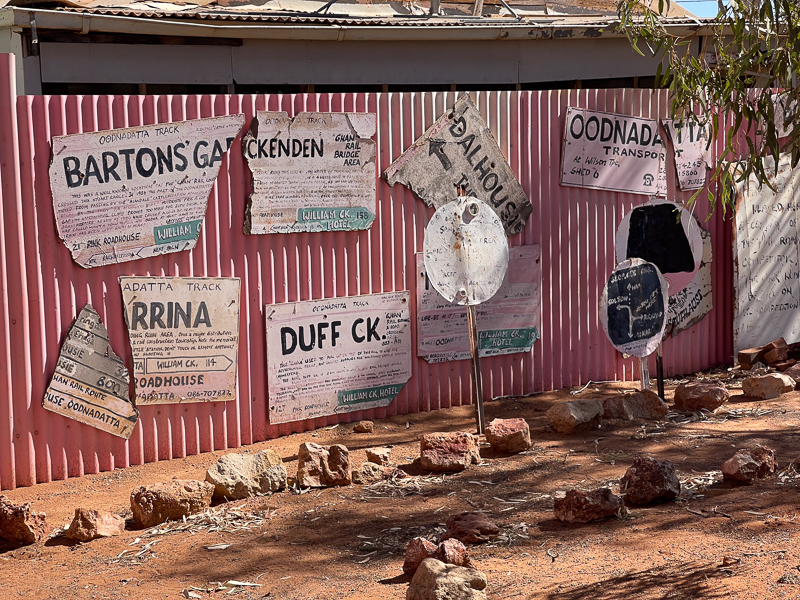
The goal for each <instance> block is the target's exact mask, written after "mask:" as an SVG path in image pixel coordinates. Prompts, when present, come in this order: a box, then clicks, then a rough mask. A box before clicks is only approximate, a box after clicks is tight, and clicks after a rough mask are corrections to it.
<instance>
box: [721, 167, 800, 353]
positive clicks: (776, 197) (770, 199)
mask: <svg viewBox="0 0 800 600" xmlns="http://www.w3.org/2000/svg"><path fill="white" fill-rule="evenodd" d="M731 168H733V167H731ZM764 170H765V172H766V173H767V174H768V175H769V179H770V182H771V184H772V186H773V187H774V188H775V191H773V190H771V189H770V188H769V187H767V186H766V185H765V186H763V187H759V185H758V183H757V181H756V180H755V178H754V177H751V178H750V179H749V180H747V181H743V182H741V183H738V184H737V190H736V213H735V214H736V229H735V230H734V232H735V233H734V244H733V247H734V254H733V259H734V260H733V282H734V295H735V300H734V307H733V311H734V312H733V315H734V327H733V342H734V350H735V352H739V351H740V350H743V349H745V348H753V347H755V346H761V345H764V344H766V343H767V342H769V341H770V340H774V339H777V338H779V337H783V338H785V339H786V340H787V341H789V342H792V341H796V340H798V339H800V319H798V318H797V314H798V308H800V252H799V251H798V249H800V245H798V236H799V235H800V229H798V226H797V219H798V215H800V203H798V201H797V194H798V192H800V167H798V168H795V169H794V170H792V161H791V156H790V155H788V154H784V155H781V157H780V160H779V162H778V169H777V173H776V169H775V163H774V161H773V160H772V159H771V158H768V157H767V158H764Z"/></svg>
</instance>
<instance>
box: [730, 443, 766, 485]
mask: <svg viewBox="0 0 800 600" xmlns="http://www.w3.org/2000/svg"><path fill="white" fill-rule="evenodd" d="M721 470H722V478H723V479H727V480H732V481H738V482H740V483H747V484H751V483H753V481H755V480H756V479H761V478H764V477H768V476H769V475H773V474H774V473H775V471H777V470H778V463H777V462H776V461H775V451H774V450H772V449H770V448H764V447H763V446H756V447H755V448H753V449H746V448H742V449H741V450H737V452H736V454H734V455H733V456H731V457H730V458H729V459H728V460H726V461H725V462H724V463H722V467H721Z"/></svg>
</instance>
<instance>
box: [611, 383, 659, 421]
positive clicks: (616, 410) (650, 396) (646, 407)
mask: <svg viewBox="0 0 800 600" xmlns="http://www.w3.org/2000/svg"><path fill="white" fill-rule="evenodd" d="M602 405H603V418H604V419H624V420H626V421H634V420H636V419H647V420H657V419H663V418H664V415H666V414H667V411H668V409H667V405H666V404H665V403H664V401H663V400H661V398H659V397H658V394H656V393H655V392H653V391H651V390H642V391H640V392H634V393H632V394H618V395H616V396H609V397H607V398H603V400H602Z"/></svg>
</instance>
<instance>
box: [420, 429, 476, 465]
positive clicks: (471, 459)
mask: <svg viewBox="0 0 800 600" xmlns="http://www.w3.org/2000/svg"><path fill="white" fill-rule="evenodd" d="M419 450H420V464H421V465H422V468H423V469H428V470H430V471H463V470H464V469H466V468H467V467H468V466H469V465H471V464H473V463H474V464H476V465H477V464H479V463H480V462H481V455H480V452H479V451H478V444H477V442H476V441H475V438H474V437H473V436H472V434H471V433H464V432H461V431H457V432H455V433H428V434H426V435H423V436H422V438H421V439H420V448H419Z"/></svg>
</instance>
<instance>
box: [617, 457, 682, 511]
mask: <svg viewBox="0 0 800 600" xmlns="http://www.w3.org/2000/svg"><path fill="white" fill-rule="evenodd" d="M619 487H620V491H624V492H625V501H626V502H631V503H632V504H650V503H651V502H654V501H656V500H672V499H674V498H677V496H678V494H680V493H681V482H680V481H679V480H678V476H677V475H676V474H675V465H673V464H672V463H671V462H670V461H668V460H665V461H658V460H656V459H654V458H646V457H642V456H640V457H638V458H636V459H634V461H633V464H632V465H631V466H630V467H628V470H627V471H626V472H625V475H623V476H622V479H620V480H619Z"/></svg>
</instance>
